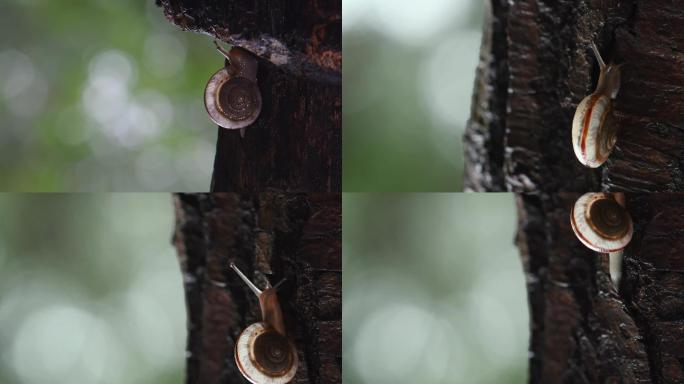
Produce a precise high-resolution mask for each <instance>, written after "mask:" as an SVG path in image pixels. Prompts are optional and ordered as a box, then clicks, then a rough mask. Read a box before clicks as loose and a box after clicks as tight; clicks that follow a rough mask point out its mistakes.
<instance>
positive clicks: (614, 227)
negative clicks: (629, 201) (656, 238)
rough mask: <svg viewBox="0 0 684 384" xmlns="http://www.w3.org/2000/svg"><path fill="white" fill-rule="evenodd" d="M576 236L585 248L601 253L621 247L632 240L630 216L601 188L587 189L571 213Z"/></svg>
mask: <svg viewBox="0 0 684 384" xmlns="http://www.w3.org/2000/svg"><path fill="white" fill-rule="evenodd" d="M570 224H571V226H572V230H573V231H574V232H575V235H576V236H577V238H578V239H579V240H580V241H581V242H582V243H583V244H584V245H586V246H587V247H588V248H590V249H592V250H594V251H596V252H602V253H611V252H617V251H620V250H622V249H623V248H625V247H626V246H627V244H629V242H630V240H632V233H633V231H634V229H633V224H632V218H631V217H630V216H629V213H628V212H627V210H626V209H625V208H624V207H623V206H622V205H620V203H618V202H617V200H615V199H614V198H613V196H612V195H610V194H608V193H604V192H599V193H594V192H592V193H586V194H584V195H582V196H581V197H580V198H579V199H577V201H576V202H575V205H574V207H573V209H572V213H571V214H570Z"/></svg>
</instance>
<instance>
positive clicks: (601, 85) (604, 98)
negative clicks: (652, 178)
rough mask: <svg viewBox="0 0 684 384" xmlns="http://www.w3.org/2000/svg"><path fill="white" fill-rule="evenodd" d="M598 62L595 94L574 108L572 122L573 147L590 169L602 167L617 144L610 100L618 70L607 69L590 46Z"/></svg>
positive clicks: (617, 85) (616, 67)
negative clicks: (598, 71)
mask: <svg viewBox="0 0 684 384" xmlns="http://www.w3.org/2000/svg"><path fill="white" fill-rule="evenodd" d="M592 49H593V50H594V54H595V55H596V59H597V60H598V62H599V67H600V69H601V72H600V74H599V80H598V84H597V86H596V90H595V91H594V93H592V94H591V95H589V96H587V97H585V98H584V99H582V101H581V102H580V103H579V105H577V109H576V110H575V116H574V117H573V119H572V146H573V149H574V151H575V156H576V157H577V160H579V161H580V163H582V164H583V165H585V166H587V167H591V168H597V167H599V166H601V164H603V163H604V162H605V161H606V160H607V159H608V156H609V155H610V153H611V152H612V150H613V147H614V146H615V142H616V141H617V125H616V122H615V119H614V118H613V99H615V97H617V93H618V91H619V90H620V66H619V65H614V64H609V65H606V64H605V63H604V61H603V59H602V58H601V55H600V54H599V52H598V48H596V45H594V44H593V43H592Z"/></svg>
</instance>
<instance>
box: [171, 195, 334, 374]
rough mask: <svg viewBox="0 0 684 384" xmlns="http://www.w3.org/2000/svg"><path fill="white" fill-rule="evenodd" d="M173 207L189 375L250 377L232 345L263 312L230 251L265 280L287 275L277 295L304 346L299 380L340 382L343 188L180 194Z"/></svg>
mask: <svg viewBox="0 0 684 384" xmlns="http://www.w3.org/2000/svg"><path fill="white" fill-rule="evenodd" d="M175 207H176V231H175V236H174V244H175V246H176V248H177V250H178V257H179V260H180V264H181V269H182V272H183V276H184V283H185V293H186V304H187V311H188V346H187V356H188V357H187V375H186V383H188V384H195V383H197V384H200V383H201V384H211V383H247V381H246V380H245V379H243V377H242V376H241V374H240V373H239V371H238V369H237V367H236V364H235V360H234V355H233V348H234V345H235V341H236V339H237V337H238V336H239V334H240V332H241V331H242V330H243V329H245V328H246V327H247V326H248V325H249V324H252V323H254V322H257V321H260V317H261V312H260V309H259V303H258V301H257V299H256V296H255V295H254V294H253V293H252V292H251V291H249V290H248V289H247V287H246V285H245V284H244V283H243V282H242V281H241V280H240V279H239V278H238V276H237V275H236V274H235V272H233V271H232V270H231V269H230V268H229V264H230V262H231V261H234V262H235V263H236V264H237V265H238V266H239V267H240V268H241V269H242V270H243V272H245V274H246V275H247V276H249V277H250V278H251V279H254V280H255V284H257V285H258V286H260V287H263V286H264V285H265V282H266V279H268V281H270V282H272V283H273V284H275V283H277V282H278V281H280V280H281V279H283V278H287V280H286V281H285V283H284V284H283V285H282V286H281V288H279V290H278V298H279V301H280V305H281V307H282V310H283V313H284V317H285V324H286V328H287V329H288V333H289V334H290V335H291V336H293V339H294V342H295V344H296V346H297V350H298V354H299V369H298V371H297V375H296V377H295V379H294V380H293V383H326V384H328V383H340V382H341V363H342V338H341V336H342V262H341V248H342V245H341V242H342V240H341V231H342V229H341V198H340V195H338V194H318V195H316V194H312V195H304V194H281V193H262V194H258V195H251V196H250V195H237V194H211V195H209V194H192V195H185V194H180V195H176V196H175Z"/></svg>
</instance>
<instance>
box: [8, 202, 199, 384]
mask: <svg viewBox="0 0 684 384" xmlns="http://www.w3.org/2000/svg"><path fill="white" fill-rule="evenodd" d="M0 217H2V220H0V383H23V384H45V383H92V384H100V383H103V384H104V383H107V384H109V383H111V384H119V383H151V384H152V383H154V384H165V383H169V384H170V383H173V384H178V383H181V382H182V381H183V377H184V364H185V337H186V330H185V306H184V299H183V283H182V278H181V274H180V270H179V266H178V263H177V261H176V255H175V250H174V248H173V247H172V246H171V244H170V239H171V234H172V231H173V205H172V201H171V197H170V196H169V195H168V194H118V195H107V194H98V195H92V194H88V195H85V194H71V195H60V194H54V195H30V194H0Z"/></svg>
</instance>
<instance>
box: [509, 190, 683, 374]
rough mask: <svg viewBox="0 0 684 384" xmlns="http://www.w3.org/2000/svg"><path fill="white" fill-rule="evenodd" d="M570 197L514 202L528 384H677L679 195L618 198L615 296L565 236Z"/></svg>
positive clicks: (593, 262) (594, 259) (593, 261)
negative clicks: (624, 221)
mask: <svg viewBox="0 0 684 384" xmlns="http://www.w3.org/2000/svg"><path fill="white" fill-rule="evenodd" d="M578 197H579V196H578V195H570V194H568V195H565V194H560V195H558V194H555V195H519V196H518V199H517V202H518V213H519V228H518V236H517V243H518V247H519V248H520V252H521V255H522V259H523V264H524V266H525V271H526V274H527V286H528V298H529V304H530V319H531V331H532V336H531V340H530V349H531V354H530V356H531V357H530V382H532V383H681V382H684V274H683V273H684V230H682V228H684V195H682V194H645V195H635V194H628V195H627V209H628V210H629V212H630V214H631V216H632V219H633V220H634V229H635V232H634V237H633V239H632V241H631V243H630V244H629V245H628V246H627V248H626V250H625V254H624V264H623V274H622V280H621V284H620V293H619V294H618V292H616V290H615V289H614V288H613V286H612V283H611V281H610V276H609V273H608V271H607V269H606V268H605V267H603V266H602V264H601V263H600V261H599V260H600V259H599V256H598V254H597V253H594V252H592V251H590V250H589V249H587V248H585V247H584V246H583V245H582V244H581V243H580V242H579V240H577V239H576V238H575V235H574V233H573V231H572V228H571V227H570V220H569V215H570V210H571V208H572V205H573V204H574V202H575V200H576V199H577V198H578Z"/></svg>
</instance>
